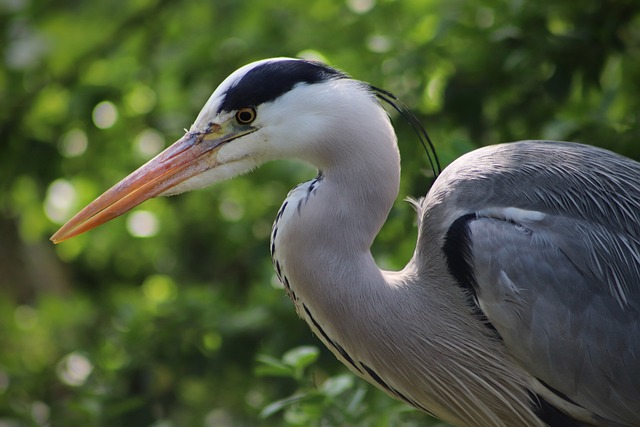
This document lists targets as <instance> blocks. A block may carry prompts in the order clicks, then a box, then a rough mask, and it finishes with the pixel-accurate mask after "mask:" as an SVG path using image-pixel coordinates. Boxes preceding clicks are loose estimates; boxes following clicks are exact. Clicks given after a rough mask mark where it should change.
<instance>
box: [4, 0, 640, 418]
mask: <svg viewBox="0 0 640 427" xmlns="http://www.w3.org/2000/svg"><path fill="white" fill-rule="evenodd" d="M0 53H1V54H2V56H1V66H0V100H1V101H0V141H2V142H1V143H0V190H1V191H0V426H3V427H5V426H7V427H9V426H11V427H13V426H47V425H54V426H76V425H82V426H107V425H108V426H118V425H136V426H156V427H168V426H202V425H205V426H243V425H245V426H252V425H274V426H279V425H353V426H356V425H359V426H383V425H405V426H409V425H426V424H427V423H429V421H427V420H428V417H426V416H424V415H422V414H419V413H417V412H416V411H412V410H409V409H408V408H407V407H406V406H404V405H402V404H400V403H398V402H395V401H393V400H391V399H390V398H387V397H386V396H385V395H384V394H383V393H381V392H379V391H377V390H375V389H374V388H373V387H371V386H368V385H366V384H364V383H363V382H362V381H360V380H357V379H355V378H354V377H352V376H351V375H350V374H348V373H347V371H346V369H345V368H343V367H342V366H340V364H339V363H338V362H337V361H336V360H335V359H334V358H333V357H332V356H331V355H330V354H329V353H328V351H326V350H325V349H324V348H322V349H318V348H319V347H318V346H319V341H318V340H317V339H315V338H314V337H313V336H312V335H311V334H310V332H309V330H308V328H307V327H306V325H304V323H303V322H302V321H300V320H299V319H297V317H296V315H295V312H294V309H293V306H292V305H291V304H290V303H289V301H288V300H287V299H286V297H285V295H284V293H283V292H282V290H281V289H280V288H279V286H278V285H277V284H276V280H275V279H274V274H273V272H272V268H271V263H270V259H269V256H268V236H269V231H270V224H271V221H272V219H273V217H274V216H275V213H276V211H277V208H278V206H279V204H280V202H281V201H282V200H283V199H284V197H285V195H286V193H287V190H288V189H289V188H290V187H292V186H293V185H295V184H296V183H297V182H300V181H302V180H305V179H308V178H309V177H311V176H313V171H310V170H309V169H308V168H306V167H304V166H301V165H298V164H294V163H287V162H281V163H278V164H270V165H266V166H265V167H263V168H262V169H261V170H259V171H256V172H255V173H253V174H252V175H250V176H245V177H240V178H238V179H236V180H234V181H233V182H229V183H225V184H221V185H218V186H216V187H214V188H212V189H211V190H209V191H201V192H197V193H194V194H186V195H182V196H178V197H175V198H170V199H155V200H152V201H149V202H147V203H146V204H144V205H143V206H142V207H140V208H138V209H137V210H135V211H134V212H132V213H130V214H128V215H126V216H125V217H124V218H121V219H118V220H116V221H113V222H112V223H109V224H107V225H105V226H103V227H100V228H99V229H96V230H95V231H92V232H90V233H88V234H86V235H83V236H79V237H77V238H75V239H72V240H71V241H68V242H65V243H64V244H61V245H58V246H57V247H54V246H53V245H52V244H50V243H49V242H48V240H47V239H48V236H49V235H51V234H52V233H53V232H54V231H55V230H56V229H57V227H58V226H59V225H61V223H62V222H64V220H66V219H67V218H68V217H69V216H70V215H71V214H73V213H74V212H75V211H77V210H78V209H79V208H81V207H82V206H84V205H85V204H86V203H88V202H89V201H91V200H92V199H93V198H95V197H96V196H98V195H99V194H100V193H101V192H102V191H103V190H105V189H106V188H108V187H109V186H110V185H112V184H113V183H115V182H116V181H117V180H119V179H120V178H122V177H123V176H125V175H126V174H127V173H128V172H130V171H131V170H133V169H134V168H136V167H137V166H138V165H140V164H141V163H143V162H144V161H145V160H147V159H148V158H150V157H151V156H153V155H154V154H155V153H157V152H158V150H160V149H161V148H163V147H164V146H166V145H167V144H168V143H170V142H171V141H172V140H174V139H176V138H178V137H179V136H181V134H182V130H181V129H183V128H187V127H189V125H190V123H191V121H192V120H193V119H194V118H195V116H196V114H197V112H198V110H199V108H200V107H201V106H202V105H203V104H204V102H205V101H206V100H207V98H208V96H209V94H210V93H211V92H212V91H213V89H214V88H215V86H216V85H217V84H218V83H219V82H221V81H222V80H223V79H224V78H225V77H226V76H227V75H228V74H229V73H230V72H232V71H233V70H235V69H236V68H237V67H239V66H241V65H244V64H245V63H248V62H250V61H252V60H256V59H261V58H265V57H271V56H302V57H310V58H319V59H323V60H325V61H327V62H328V63H330V64H332V65H334V66H337V67H339V68H341V69H343V70H345V71H347V72H348V73H350V74H351V75H353V76H354V77H356V78H358V79H361V80H366V81H368V82H370V83H372V84H374V85H376V86H378V87H382V88H385V89H387V90H390V91H392V92H394V93H395V94H396V95H397V96H399V97H400V98H401V99H403V100H404V102H405V103H406V104H408V105H410V106H411V107H412V108H413V109H414V111H415V112H416V113H417V115H418V116H419V117H420V119H421V120H422V122H423V123H424V124H425V126H426V127H427V129H428V130H429V132H430V134H431V137H432V139H433V140H434V141H435V144H436V146H437V149H438V152H439V155H440V157H441V160H442V161H443V163H445V164H446V163H448V162H450V161H451V160H452V159H454V158H456V157H457V156H459V155H460V154H462V153H464V152H466V151H469V150H471V149H473V148H474V147H477V146H480V145H486V144H492V143H498V142H505V141H510V140H517V139H527V138H533V139H537V138H549V139H563V140H574V141H580V142H585V143H589V144H593V145H598V146H602V147H606V148H609V149H612V150H615V151H618V152H620V153H623V154H625V155H627V156H630V157H633V158H636V159H639V158H640V143H639V141H640V138H639V137H640V128H639V126H638V116H639V112H640V87H639V86H640V79H639V78H638V77H639V76H640V3H639V2H637V0H609V1H597V0H584V1H581V2H575V1H569V0H539V1H535V2H533V1H525V0H477V1H462V0H427V1H424V0H403V1H401V0H346V1H331V0H318V1H310V2H309V1H302V0H282V1H279V2H271V1H267V0H256V1H248V0H216V1H211V2H203V1H193V2H178V1H171V0H134V1H128V2H125V1H116V2H99V1H95V0H94V1H84V2H80V1H70V0H66V1H58V2H55V3H53V2H46V1H43V0H0ZM395 122H396V128H397V131H398V134H399V138H400V145H401V147H400V149H401V152H402V154H403V185H402V189H401V195H400V197H399V201H398V203H397V207H396V208H395V209H394V211H393V212H392V213H391V216H390V218H389V221H388V224H387V225H386V226H385V228H384V229H383V231H382V233H381V235H380V236H379V238H378V240H377V241H376V244H375V247H374V252H375V255H376V257H377V259H378V260H379V262H380V264H381V266H383V267H385V268H400V267H401V266H402V265H403V263H404V262H406V260H407V259H408V258H409V256H410V254H411V252H412V250H413V245H414V242H415V230H414V226H413V223H414V220H413V215H414V214H413V212H412V211H411V208H410V207H409V206H408V204H406V203H404V202H402V201H401V199H402V198H403V197H405V196H409V195H410V196H421V195H424V194H425V192H426V190H427V188H428V184H429V177H428V176H427V175H428V174H426V173H424V171H425V170H426V169H427V162H426V158H425V156H424V154H423V153H422V152H421V150H422V148H421V147H420V144H419V143H418V142H417V138H416V137H415V135H413V134H412V133H411V130H410V127H409V126H408V125H406V124H405V123H403V122H402V121H401V120H397V119H396V120H395ZM299 346H303V347H302V349H300V347H299ZM292 348H296V349H297V350H291V349H292ZM425 357H428V355H425Z"/></svg>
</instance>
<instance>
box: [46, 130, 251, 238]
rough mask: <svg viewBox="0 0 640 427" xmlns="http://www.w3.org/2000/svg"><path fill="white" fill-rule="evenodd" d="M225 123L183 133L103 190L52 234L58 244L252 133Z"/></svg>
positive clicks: (211, 163) (199, 168)
mask: <svg viewBox="0 0 640 427" xmlns="http://www.w3.org/2000/svg"><path fill="white" fill-rule="evenodd" d="M254 130H255V129H254V128H251V127H249V126H238V125H236V124H235V123H233V124H231V123H229V122H227V123H225V124H223V125H218V124H212V125H210V127H209V128H208V129H207V130H206V131H204V132H187V133H186V134H185V135H184V136H183V137H182V138H180V139H179V140H178V141H176V142H175V143H174V144H173V145H171V146H170V147H168V148H167V149H166V150H164V151H163V152H161V153H160V154H158V155H157V156H156V157H154V158H153V159H151V160H149V162H147V163H146V164H145V165H143V166H141V167H140V168H139V169H138V170H136V171H135V172H133V173H132V174H130V175H129V176H127V177H126V178H124V179H123V180H122V181H120V182H119V183H117V184H116V185H114V186H113V187H111V188H110V189H109V190H107V191H106V192H104V193H103V194H102V195H101V196H100V197H98V198H97V199H95V200H94V201H93V202H91V203H90V204H89V205H88V206H87V207H85V208H84V209H82V210H81V211H80V212H78V213H77V214H76V215H75V216H74V217H73V218H71V219H70V220H69V221H68V222H67V223H66V224H65V225H63V226H62V227H61V228H60V229H59V230H58V231H57V232H56V233H55V234H54V235H53V236H51V241H52V242H54V243H60V242H62V241H64V240H67V239H70V238H72V237H74V236H77V235H78V234H81V233H84V232H85V231H88V230H91V229H92V228H95V227H97V226H99V225H101V224H104V223H105V222H107V221H110V220H112V219H113V218H116V217H118V216H120V215H122V214H124V213H126V212H128V211H130V210H131V209H133V208H134V207H136V206H138V205H139V204H140V203H142V202H144V201H145V200H147V199H150V198H152V197H155V196H157V195H160V194H162V193H164V192H167V191H168V190H170V189H171V188H172V187H175V186H176V185H178V184H179V183H181V182H183V181H185V180H187V179H189V178H191V177H193V176H196V175H198V174H200V173H202V172H204V171H206V170H209V169H212V168H214V167H216V166H218V165H219V163H218V161H217V155H216V152H217V150H218V148H219V147H220V146H221V145H223V144H224V143H226V142H229V141H231V140H233V139H235V138H238V137H240V136H243V135H246V134H248V133H251V132H253V131H254Z"/></svg>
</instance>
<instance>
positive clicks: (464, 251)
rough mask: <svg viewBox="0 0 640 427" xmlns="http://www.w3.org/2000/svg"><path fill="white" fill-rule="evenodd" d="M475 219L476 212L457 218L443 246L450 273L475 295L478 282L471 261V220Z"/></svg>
mask: <svg viewBox="0 0 640 427" xmlns="http://www.w3.org/2000/svg"><path fill="white" fill-rule="evenodd" d="M474 219H476V214H467V215H463V216H461V217H460V218H458V219H456V220H455V221H454V222H453V224H451V227H449V230H448V231H447V234H446V236H445V239H444V245H443V247H442V251H443V252H444V255H445V257H446V259H447V268H448V270H449V273H451V275H452V276H453V277H454V278H455V279H456V281H457V282H458V284H459V285H460V286H462V287H463V288H465V289H466V290H467V291H468V292H469V293H470V294H471V295H473V296H475V294H476V287H477V284H476V279H475V277H474V275H473V270H472V267H471V264H470V262H469V258H470V256H471V253H470V251H471V242H470V241H469V237H470V233H471V231H470V230H469V222H471V221H473V220H474Z"/></svg>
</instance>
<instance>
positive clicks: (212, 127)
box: [51, 58, 381, 243]
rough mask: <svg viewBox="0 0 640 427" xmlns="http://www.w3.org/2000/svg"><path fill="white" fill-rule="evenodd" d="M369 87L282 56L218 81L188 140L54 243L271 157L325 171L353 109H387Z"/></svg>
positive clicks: (88, 210)
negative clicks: (149, 201)
mask: <svg viewBox="0 0 640 427" xmlns="http://www.w3.org/2000/svg"><path fill="white" fill-rule="evenodd" d="M366 88H367V86H366V85H364V84H363V83H361V82H358V81H355V80H352V79H350V78H349V77H348V76H347V75H345V74H343V73H342V72H340V71H338V70H336V69H334V68H331V67H329V66H327V65H324V64H322V63H319V62H314V61H306V60H299V59H291V58H275V59H267V60H263V61H258V62H254V63H251V64H248V65H246V66H244V67H242V68H240V69H238V70H236V71H235V72H234V73H232V74H231V75H230V76H229V77H227V78H226V79H225V80H224V81H223V82H222V83H221V84H220V86H218V88H217V89H216V90H215V91H214V92H213V94H212V95H211V97H210V98H209V100H208V101H207V103H206V104H205V106H204V108H203V109H202V111H200V113H199V114H198V117H197V118H196V120H195V122H194V123H193V125H192V126H191V128H190V129H189V131H188V132H187V133H186V134H185V135H184V136H183V137H182V138H180V139H179V140H178V141H176V142H175V143H174V144H172V145H171V146H170V147H168V148H167V149H166V150H164V151H163V152H161V153H160V154H158V155H157V156H156V157H154V158H153V159H151V160H150V161H149V162H148V163H146V164H145V165H143V166H141V167H140V168H139V169H137V170H136V171H135V172H133V173H131V174H130V175H129V176H127V177H126V178H124V179H123V180H122V181H120V182H119V183H117V184H116V185H115V186H113V187H112V188H111V189H109V190H107V191H106V192H105V193H104V194H102V195H101V196H100V197H98V198H97V199H96V200H94V201H93V202H92V203H91V204H89V205H88V206H87V207H85V208H84V209H83V210H82V211H81V212H79V213H78V214H77V215H76V216H74V217H73V218H72V219H71V220H69V221H68V222H67V223H66V224H65V225H64V226H63V227H61V228H60V230H58V232H56V233H55V234H54V235H53V236H52V237H51V240H52V241H53V242H56V243H58V242H61V241H63V240H66V239H69V238H71V237H73V236H76V235H78V234H81V233H83V232H85V231H88V230H90V229H92V228H94V227H97V226H98V225H100V224H103V223H105V222H107V221H109V220H111V219H113V218H115V217H117V216H119V215H122V214H123V213H125V212H127V211H129V210H130V209H132V208H134V207H135V206H137V205H139V204H140V203H142V202H143V201H145V200H147V199H149V198H151V197H155V196H158V195H171V194H178V193H182V192H185V191H190V190H194V189H197V188H202V187H205V186H207V185H209V184H212V183H214V182H218V181H222V180H225V179H229V178H231V177H233V176H236V175H238V174H241V173H244V172H247V171H250V170H252V169H253V168H255V167H257V166H259V165H260V164H262V163H264V162H265V161H268V160H274V159H278V158H298V159H300V160H303V161H306V162H308V163H311V164H313V165H314V166H316V167H319V168H322V167H323V163H325V162H327V161H329V159H330V157H332V156H333V157H334V158H337V157H339V156H340V149H337V150H336V149H335V147H333V148H331V149H329V148H328V147H327V145H328V143H329V141H333V140H335V139H336V136H337V134H338V133H340V132H342V133H344V128H345V127H348V126H344V125H345V124H347V123H350V124H351V127H353V123H354V121H353V118H352V117H350V115H349V113H350V111H354V112H357V114H363V113H362V111H361V110H362V109H363V108H364V109H367V108H376V109H378V110H380V109H381V108H380V106H379V104H378V103H377V102H376V101H375V97H374V96H373V95H372V94H371V93H370V92H369V91H368V90H367V89H366ZM369 104H370V105H369ZM358 105H360V107H358Z"/></svg>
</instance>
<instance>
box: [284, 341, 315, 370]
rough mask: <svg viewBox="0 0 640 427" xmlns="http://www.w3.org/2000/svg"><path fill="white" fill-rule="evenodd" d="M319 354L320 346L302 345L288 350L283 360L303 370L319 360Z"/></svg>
mask: <svg viewBox="0 0 640 427" xmlns="http://www.w3.org/2000/svg"><path fill="white" fill-rule="evenodd" d="M319 355H320V350H318V347H313V346H302V347H296V348H294V349H291V350H289V351H288V352H286V353H285V354H284V356H283V357H282V361H283V362H284V363H286V364H287V365H289V366H291V367H293V368H295V369H296V370H302V369H304V368H306V367H307V366H309V365H311V364H312V363H313V362H315V361H316V360H318V356H319Z"/></svg>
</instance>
